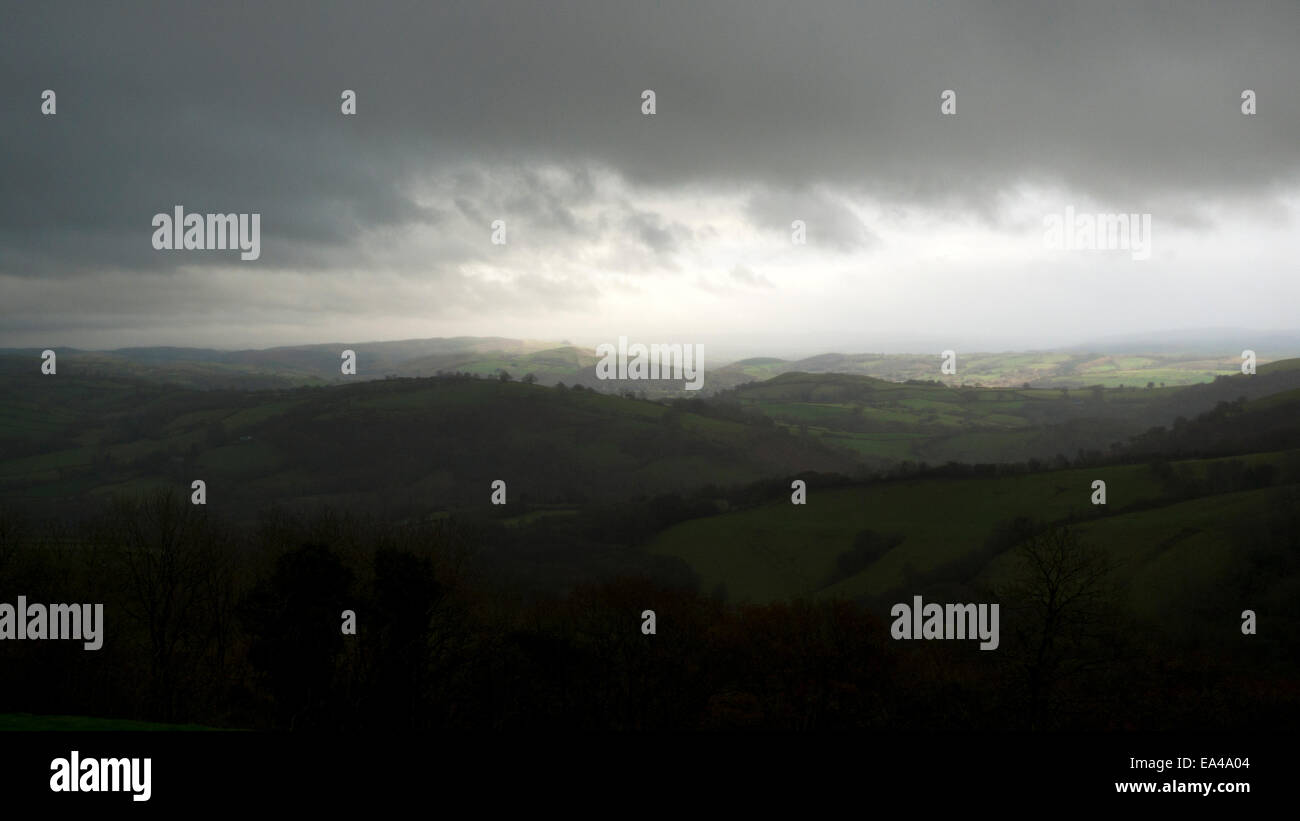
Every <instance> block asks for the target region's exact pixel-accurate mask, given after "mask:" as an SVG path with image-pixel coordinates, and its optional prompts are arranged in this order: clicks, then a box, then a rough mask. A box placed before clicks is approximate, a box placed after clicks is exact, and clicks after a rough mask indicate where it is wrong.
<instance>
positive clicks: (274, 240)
mask: <svg viewBox="0 0 1300 821" xmlns="http://www.w3.org/2000/svg"><path fill="white" fill-rule="evenodd" d="M0 16H2V17H3V26H2V27H0V76H2V77H3V79H4V82H3V96H0V142H2V144H3V146H4V151H3V157H0V275H6V276H9V277H57V276H64V275H77V274H87V273H92V272H95V273H98V272H103V271H106V270H109V271H112V270H117V271H146V272H147V271H154V270H158V271H167V270H171V269H172V268H173V266H176V265H178V261H177V259H176V257H174V256H172V255H169V254H166V253H160V252H155V251H153V249H152V248H151V247H150V244H149V240H150V236H151V233H152V231H151V228H150V218H151V217H152V215H153V214H154V213H157V212H160V211H169V210H170V209H171V207H172V206H174V205H176V204H182V205H184V206H185V207H186V208H187V209H188V210H191V211H200V212H208V211H221V212H260V213H261V214H262V215H263V217H262V219H263V243H262V244H263V254H262V258H261V260H259V261H258V262H257V263H255V264H258V265H262V266H266V267H269V268H280V269H296V270H301V271H313V272H322V271H327V270H328V269H331V268H340V269H355V268H359V267H365V266H372V265H375V264H377V263H379V262H384V263H386V264H389V265H391V266H396V267H398V268H403V269H409V270H414V269H415V268H416V267H418V266H420V265H427V266H428V267H429V270H430V271H432V272H433V273H432V275H434V276H444V277H451V276H455V275H456V267H455V266H456V265H457V263H458V262H462V261H465V260H477V259H483V258H486V256H487V255H488V254H490V253H491V249H490V248H487V247H483V246H484V243H485V239H484V238H485V237H486V236H487V233H488V227H487V222H490V220H492V219H495V218H498V217H502V218H507V217H509V218H511V219H517V220H521V221H522V222H523V223H524V225H525V227H526V228H527V229H528V230H530V231H532V232H533V233H532V235H531V236H532V237H533V238H536V239H543V238H544V239H545V240H546V241H550V242H563V241H565V240H566V238H573V237H575V236H579V235H581V234H582V233H583V232H584V231H585V230H588V229H593V230H594V229H595V228H599V227H600V226H602V225H603V226H605V228H606V229H607V230H610V231H625V232H631V234H632V236H633V237H634V238H635V240H636V241H639V242H641V243H642V244H644V245H645V246H648V247H649V248H650V249H652V250H655V251H664V252H671V251H672V250H673V249H674V248H675V247H676V246H677V244H679V243H680V242H683V241H686V240H688V239H689V237H690V229H688V228H681V230H678V228H674V227H673V225H672V224H671V222H670V221H668V220H669V218H666V217H662V216H659V215H655V214H652V213H649V212H646V213H644V214H643V213H642V211H641V209H633V210H634V213H633V214H632V215H631V216H624V217H621V218H615V219H613V220H609V221H599V220H598V221H597V222H595V223H592V222H590V221H584V220H583V219H582V218H581V217H580V216H579V215H578V213H577V211H578V210H579V208H580V206H582V205H583V204H584V203H591V202H593V201H594V200H595V199H597V198H598V196H599V194H598V192H597V191H596V190H595V188H594V187H593V183H592V181H591V178H590V177H589V176H586V175H587V174H588V171H589V169H592V168H600V169H608V170H609V171H612V172H613V173H614V174H616V175H618V176H620V177H621V178H622V179H624V180H625V181H627V182H628V184H629V185H631V186H634V187H638V188H640V189H642V190H657V191H661V192H662V191H673V190H678V189H683V188H685V187H693V188H696V189H699V188H705V189H710V190H714V191H735V192H739V193H740V195H741V196H743V197H747V198H751V199H749V200H748V202H749V207H748V215H749V216H750V218H751V219H754V220H755V223H756V224H762V225H766V224H768V223H771V224H772V225H776V224H777V223H778V222H779V224H780V225H781V226H784V228H783V230H786V231H788V230H789V228H788V226H789V222H790V219H793V218H803V219H806V220H808V221H809V226H810V228H809V233H810V242H813V241H814V240H813V239H812V238H813V237H814V236H818V235H819V233H818V232H820V236H821V237H822V238H824V239H825V240H827V241H828V242H830V243H832V245H833V246H834V247H838V248H842V249H845V250H851V249H856V248H862V247H867V246H869V245H870V243H871V242H872V241H873V240H872V236H871V234H870V231H869V229H868V228H867V227H866V226H862V225H861V224H860V223H859V222H858V221H857V219H856V217H853V216H852V214H851V213H850V212H848V211H847V210H845V209H844V208H842V207H840V206H839V205H838V204H837V203H836V201H835V197H834V196H833V195H829V194H818V195H801V194H799V192H806V191H813V190H818V191H827V190H834V191H838V192H840V193H841V194H843V195H845V196H857V195H868V196H873V197H878V198H883V199H885V200H888V201H890V202H893V203H901V204H914V205H920V206H922V207H943V208H954V207H955V208H962V209H966V210H967V211H973V212H975V213H977V214H981V213H982V214H985V215H991V214H993V212H995V211H996V209H997V203H998V201H999V200H998V197H999V194H1000V193H1001V192H1004V191H1006V190H1008V189H1010V188H1013V187H1015V186H1017V185H1023V184H1042V185H1059V186H1062V187H1063V188H1065V189H1067V190H1071V191H1075V192H1080V193H1082V194H1084V195H1090V196H1094V197H1097V198H1099V199H1101V200H1103V201H1108V202H1113V203H1115V206H1116V207H1117V208H1122V209H1124V210H1144V209H1145V208H1149V207H1151V204H1152V203H1160V204H1162V205H1163V206H1165V207H1167V208H1171V209H1173V210H1175V211H1176V210H1177V208H1178V205H1179V203H1185V202H1187V201H1189V200H1190V199H1192V198H1198V201H1201V202H1204V201H1220V200H1222V201H1238V200H1239V201H1241V202H1243V203H1254V202H1258V201H1262V200H1266V199H1267V198H1269V197H1270V196H1272V195H1274V194H1276V193H1278V190H1279V188H1281V187H1282V186H1286V185H1294V183H1295V181H1296V178H1297V171H1298V169H1300V140H1297V139H1296V136H1295V135H1296V134H1297V133H1300V91H1298V90H1297V89H1296V87H1295V86H1296V81H1297V79H1296V78H1298V77H1300V49H1297V48H1296V47H1295V45H1296V43H1297V41H1298V40H1300V36H1298V35H1300V4H1296V3H1294V2H1277V3H1258V2H1245V3H1223V4H1217V5H1214V6H1211V5H1208V4H1192V3H1182V2H1164V3H1143V4H1139V3H1107V2H1097V3H1077V4H1057V3H1050V4H1049V3H1040V2H1010V3H1009V2H998V3H994V2H952V3H934V2H918V1H916V0H907V2H891V3H863V2H842V3H839V2H837V3H827V2H810V3H774V2H740V0H737V1H736V2H725V3H716V2H715V3H710V2H705V3H697V2H689V3H687V2H682V3H673V2H635V3H633V2H591V3H542V2H533V0H528V1H527V2H517V3H494V2H482V0H476V2H466V3H436V4H434V3H411V4H406V3H402V4H397V3H375V4H356V3H339V4H324V3H294V4H286V3H267V4H249V5H239V6H231V5H229V4H177V3H159V4H47V3H42V4H16V3H15V4H6V6H5V8H4V10H3V12H2V14H0ZM46 88H51V89H54V90H56V91H57V93H58V106H59V108H58V114H57V115H56V116H54V117H42V116H41V115H40V113H39V104H40V92H41V90H43V89H46ZM345 88H346V89H355V90H356V91H357V93H358V115H357V116H356V117H343V116H341V115H340V113H339V104H340V99H339V94H340V92H341V91H342V90H343V89H345ZM647 88H649V89H654V90H655V91H656V92H657V95H658V98H657V104H658V111H657V113H656V114H655V116H653V117H645V116H643V115H642V114H641V112H640V104H641V99H640V94H641V91H642V90H643V89H647ZM948 88H951V89H954V90H956V92H957V115H956V116H955V117H941V116H940V114H939V94H940V92H941V91H942V90H943V89H948ZM1244 88H1251V89H1254V90H1255V91H1257V92H1258V94H1259V111H1260V113H1259V114H1258V115H1257V116H1255V117H1244V116H1242V115H1241V114H1240V113H1239V106H1240V101H1239V94H1240V92H1241V90H1242V89H1244ZM542 165H548V166H554V167H556V168H559V169H562V170H563V175H564V176H563V179H560V180H558V181H557V180H555V179H551V178H548V177H543V176H538V175H536V174H534V173H533V171H532V170H531V169H533V168H535V167H538V166H542ZM439 178H446V179H451V183H450V184H449V185H448V186H447V187H446V189H445V190H444V189H436V190H438V191H441V192H442V193H443V194H446V196H444V197H442V198H441V199H437V198H435V200H434V201H430V200H429V199H428V198H427V197H425V196H422V192H423V190H424V189H422V187H421V186H422V185H424V184H425V183H426V182H428V181H429V180H436V179H439ZM502 179H509V180H510V181H511V182H512V185H513V186H514V187H512V188H511V189H510V194H509V195H504V194H502V193H501V192H500V190H499V189H500V188H501V182H500V181H501V180H502ZM787 196H788V197H789V198H790V200H791V202H789V203H788V205H789V206H790V207H791V208H793V207H796V206H799V205H800V200H799V197H801V196H803V197H804V201H803V208H802V210H804V211H808V212H809V213H810V214H813V216H800V215H792V216H791V217H790V218H787V217H786V215H785V212H786V211H787V210H789V208H787V207H786V204H781V203H777V202H775V201H774V199H773V198H782V197H787ZM818 209H821V210H820V212H818ZM1193 211H1194V209H1192V207H1191V206H1190V205H1189V206H1188V214H1185V215H1183V217H1184V218H1186V219H1192V218H1194V217H1193V216H1192V212H1193ZM1175 216H1177V215H1175ZM778 217H779V220H778ZM425 228H427V229H428V231H429V232H430V234H431V235H433V234H438V235H440V236H441V237H442V240H441V242H440V243H439V244H438V246H437V248H436V249H434V250H435V251H436V252H437V254H438V257H437V259H433V260H430V259H427V258H423V257H422V258H421V259H418V260H416V259H405V260H396V259H391V258H388V257H386V256H385V251H384V240H383V238H384V237H385V236H387V235H388V232H392V231H401V230H417V229H418V230H423V229H425ZM679 228H680V227H679ZM458 232H459V233H458ZM466 232H468V233H466ZM460 234H465V236H461V235H460ZM470 234H472V236H471V235H470ZM516 236H517V235H516ZM593 239H595V238H593ZM184 262H185V264H186V265H198V266H204V265H208V264H220V265H229V264H231V261H230V259H229V258H228V256H222V255H220V254H214V255H197V256H195V255H189V256H187V258H186V259H185V261H184ZM250 264H254V263H250ZM87 287H88V288H89V287H93V285H91V284H88V285H87ZM4 321H7V320H4Z"/></svg>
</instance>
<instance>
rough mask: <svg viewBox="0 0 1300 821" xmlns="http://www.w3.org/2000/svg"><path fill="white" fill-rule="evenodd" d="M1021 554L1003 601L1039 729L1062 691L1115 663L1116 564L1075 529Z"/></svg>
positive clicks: (1041, 538)
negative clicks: (1110, 660) (1110, 659)
mask: <svg viewBox="0 0 1300 821" xmlns="http://www.w3.org/2000/svg"><path fill="white" fill-rule="evenodd" d="M1016 553H1017V558H1018V560H1019V562H1018V567H1017V571H1016V575H1015V576H1014V578H1013V580H1012V581H1011V583H1010V584H1009V586H1008V587H1007V588H1006V589H1005V590H1004V591H1003V596H1002V598H1003V599H1004V600H1005V601H1006V602H1007V604H1008V606H1009V608H1010V610H1011V615H1012V619H1011V620H1010V624H1011V626H1012V632H1013V637H1014V642H1013V647H1012V648H1009V649H1011V655H1012V658H1013V659H1014V663H1015V664H1016V667H1017V668H1018V669H1019V671H1020V673H1021V675H1022V676H1023V680H1024V684H1025V686H1026V689H1027V696H1028V702H1029V704H1028V707H1029V711H1028V715H1027V717H1028V719H1029V722H1030V726H1031V728H1038V727H1041V726H1042V724H1043V722H1044V720H1045V718H1046V714H1047V712H1048V711H1049V708H1050V707H1051V704H1050V702H1051V698H1052V694H1053V693H1054V691H1055V690H1056V689H1057V687H1058V685H1059V684H1060V683H1062V682H1063V681H1065V680H1067V679H1069V678H1070V677H1072V676H1076V675H1078V674H1080V673H1082V672H1083V671H1085V670H1087V669H1088V668H1090V667H1092V666H1095V665H1097V664H1098V663H1100V661H1101V660H1102V659H1103V658H1105V657H1107V656H1108V649H1109V643H1110V639H1111V637H1112V636H1113V633H1112V624H1113V621H1112V619H1113V602H1114V598H1115V591H1114V586H1113V582H1112V576H1113V570H1114V563H1113V562H1112V561H1111V559H1110V557H1109V556H1107V555H1106V554H1105V553H1103V552H1102V551H1100V550H1098V549H1096V548H1094V547H1092V546H1090V545H1088V544H1085V543H1084V542H1083V541H1081V540H1080V539H1079V536H1078V533H1077V532H1076V531H1075V530H1074V529H1073V528H1072V527H1071V526H1069V525H1057V526H1054V527H1049V528H1047V529H1044V530H1040V531H1038V532H1037V533H1035V534H1034V535H1033V536H1031V537H1030V538H1029V539H1027V540H1026V541H1024V542H1022V543H1021V545H1020V547H1018V548H1017V549H1016Z"/></svg>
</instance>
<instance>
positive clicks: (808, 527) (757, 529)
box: [650, 453, 1288, 602]
mask: <svg viewBox="0 0 1300 821" xmlns="http://www.w3.org/2000/svg"><path fill="white" fill-rule="evenodd" d="M1287 456H1288V454H1284V453H1278V454H1262V455H1258V456H1256V457H1254V458H1255V461H1273V462H1280V461H1282V460H1283V459H1285V458H1287ZM1209 461H1213V460H1205V461H1193V462H1188V463H1185V464H1186V465H1187V466H1188V467H1189V468H1191V469H1193V470H1196V471H1201V472H1203V471H1204V469H1205V465H1206V464H1208V462H1209ZM1096 479H1101V480H1104V481H1105V482H1106V486H1107V506H1106V508H1105V511H1106V512H1110V511H1118V510H1120V509H1122V508H1124V507H1125V506H1127V505H1131V504H1135V503H1141V502H1149V501H1152V500H1156V499H1159V498H1160V497H1161V486H1160V483H1159V481H1158V480H1157V479H1156V478H1155V476H1154V475H1153V474H1152V472H1151V470H1150V469H1149V468H1148V467H1147V466H1145V465H1121V466H1110V467H1102V468H1087V469H1082V470H1061V471H1051V472H1043V473H1034V474H1027V475H1014V476H1002V477H991V478H973V479H915V480H907V481H898V482H882V483H876V484H872V485H867V486H859V487H850V488H836V489H829V490H825V491H820V492H819V491H818V489H817V488H816V487H810V488H809V489H808V502H807V504H806V505H803V506H799V505H793V504H790V503H788V502H782V503H776V504H770V505H765V506H762V507H758V508H755V509H750V510H744V511H738V512H735V513H729V514H725V515H720V516H714V517H709V518H703V519H695V520H692V521H689V522H684V523H682V524H679V525H676V526H674V527H672V528H670V529H668V530H666V531H664V532H663V533H661V534H660V535H659V536H658V537H657V538H656V539H655V540H654V541H653V542H652V544H651V547H650V549H651V550H652V551H654V552H657V553H660V554H664V555H669V556H675V557H678V558H681V559H682V560H684V561H686V562H687V563H688V564H689V565H690V566H691V567H692V569H693V570H694V571H695V572H696V573H697V574H698V575H699V577H700V579H701V585H702V587H703V589H705V590H711V589H714V588H716V587H717V586H718V585H722V586H724V587H725V589H726V591H727V593H728V596H729V597H730V598H731V599H732V600H745V601H760V602H761V601H774V600H780V599H784V598H788V597H794V596H808V595H818V596H831V597H855V596H864V595H865V596H875V595H880V594H883V593H885V592H888V591H890V590H892V589H894V588H896V587H898V586H899V585H901V584H902V583H903V581H904V578H905V576H906V574H907V573H908V572H911V571H915V572H921V573H924V572H926V571H932V570H935V569H936V568H939V567H941V566H943V565H945V564H947V563H949V562H952V561H954V560H956V559H959V558H960V557H961V556H962V555H963V554H965V553H967V552H969V551H972V550H975V549H977V548H979V547H981V546H982V544H983V540H984V539H985V538H986V537H987V536H988V535H989V534H990V533H991V531H992V530H993V527H994V525H995V524H997V523H999V522H1003V521H1006V520H1008V519H1011V518H1013V517H1015V516H1021V515H1023V516H1028V517H1031V518H1036V519H1043V520H1060V519H1064V518H1067V517H1068V516H1070V515H1071V514H1078V515H1095V514H1096V513H1097V512H1098V508H1096V507H1094V506H1093V505H1092V504H1091V502H1090V496H1091V493H1092V490H1091V486H1092V482H1093V480H1096ZM1230 495H1232V496H1236V497H1241V498H1243V499H1247V500H1248V501H1247V502H1245V503H1249V500H1252V499H1253V500H1255V502H1259V500H1260V499H1262V498H1263V497H1262V496H1251V495H1250V494H1230ZM1225 498H1226V497H1213V498H1212V499H1211V500H1197V501H1194V502H1186V503H1179V504H1175V505H1170V506H1167V507H1160V508H1155V509H1153V510H1150V511H1143V512H1135V513H1129V514H1123V515H1119V514H1112V515H1111V516H1109V517H1107V518H1105V519H1100V520H1095V521H1091V522H1088V523H1086V524H1085V525H1084V532H1085V533H1088V534H1089V535H1091V536H1094V537H1095V538H1096V539H1097V540H1098V541H1099V543H1103V542H1104V543H1105V544H1106V545H1107V546H1109V547H1112V548H1113V549H1115V550H1119V551H1124V552H1126V553H1127V554H1128V555H1130V556H1134V555H1139V554H1142V551H1145V550H1147V549H1148V548H1149V545H1150V544H1151V541H1152V540H1153V539H1155V540H1156V541H1157V542H1159V540H1160V539H1161V538H1164V537H1162V536H1160V534H1161V533H1163V534H1164V535H1165V536H1170V535H1173V534H1179V533H1182V528H1183V527H1184V524H1183V523H1182V521H1181V519H1180V517H1183V516H1184V515H1186V514H1188V513H1189V512H1196V514H1197V515H1196V516H1195V517H1193V519H1194V520H1195V521H1201V520H1202V519H1207V520H1208V519H1212V518H1213V516H1214V515H1215V514H1214V513H1213V510H1214V509H1215V506H1216V505H1219V504H1222V503H1224V499H1225ZM1234 504H1237V502H1234ZM1189 521H1192V520H1190V519H1189ZM868 529H869V530H873V531H876V532H878V533H886V534H888V533H900V534H902V535H903V536H904V539H903V541H902V542H901V543H900V544H898V545H897V546H896V547H895V548H893V549H892V550H890V551H889V552H888V553H886V554H884V555H883V556H882V557H881V558H879V559H878V560H877V561H876V562H874V563H873V564H872V565H871V566H870V567H868V568H867V569H865V570H863V571H862V572H860V573H858V574H856V575H854V576H851V577H849V578H847V579H844V580H842V581H839V582H837V583H835V584H832V585H829V586H828V585H827V581H828V579H829V577H830V575H831V572H832V570H833V568H834V567H835V560H836V557H837V556H839V555H840V554H841V553H843V552H845V551H847V550H848V549H849V548H850V546H851V545H852V543H853V539H854V536H855V535H856V534H857V533H858V532H859V531H862V530H868ZM1212 538H1213V537H1212V536H1205V537H1204V539H1205V540H1210V539H1212ZM1182 549H1185V548H1180V550H1182ZM1180 555H1181V554H1180ZM1200 555H1201V558H1200V559H1198V560H1197V561H1205V562H1209V563H1210V564H1212V563H1213V561H1215V559H1213V558H1212V557H1214V556H1217V555H1219V554H1218V553H1217V552H1216V551H1203V552H1202V553H1201V554H1200ZM1160 561H1161V564H1160V567H1162V568H1163V571H1152V572H1164V571H1167V570H1168V567H1167V566H1165V565H1164V564H1163V563H1164V561H1165V560H1164V559H1161V560H1160ZM1143 572H1146V571H1143Z"/></svg>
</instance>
